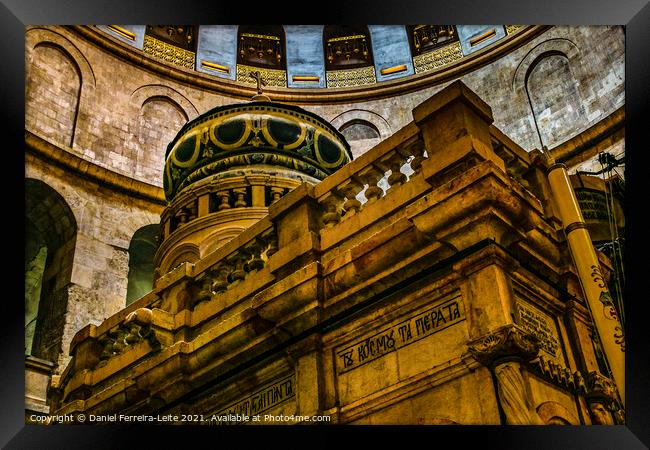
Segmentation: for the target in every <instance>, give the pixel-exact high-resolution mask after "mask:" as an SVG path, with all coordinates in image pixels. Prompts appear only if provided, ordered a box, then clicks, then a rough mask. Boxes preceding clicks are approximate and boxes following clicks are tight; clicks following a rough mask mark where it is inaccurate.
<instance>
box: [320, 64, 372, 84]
mask: <svg viewBox="0 0 650 450" xmlns="http://www.w3.org/2000/svg"><path fill="white" fill-rule="evenodd" d="M376 82H377V77H376V75H375V67H374V66H368V67H360V68H358V69H350V70H330V71H328V72H327V87H328V88H339V87H354V86H363V85H366V84H373V83H376Z"/></svg>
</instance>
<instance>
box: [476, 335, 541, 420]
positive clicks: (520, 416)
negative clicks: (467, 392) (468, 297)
mask: <svg viewBox="0 0 650 450" xmlns="http://www.w3.org/2000/svg"><path fill="white" fill-rule="evenodd" d="M468 346H469V351H470V353H471V354H472V355H473V356H474V358H475V359H476V360H477V361H479V362H480V363H481V364H483V365H484V366H486V367H488V368H489V369H490V371H491V372H492V375H493V377H494V379H495V384H496V386H497V399H498V403H499V405H500V406H501V409H502V411H503V414H504V416H505V422H506V424H508V425H543V424H544V422H543V421H542V419H541V418H540V417H539V415H538V414H537V411H536V410H535V408H534V405H533V404H532V400H531V398H530V394H529V392H530V390H529V386H528V384H527V383H526V380H525V379H524V377H523V375H522V363H525V362H527V361H530V360H531V359H534V358H535V357H536V356H537V353H538V351H539V342H538V340H537V338H535V337H534V336H533V335H531V334H528V333H527V332H526V331H524V330H523V329H522V328H520V327H518V326H517V325H506V326H504V327H501V328H499V329H497V330H496V331H494V332H492V333H489V334H487V335H485V336H483V337H481V338H479V339H476V340H474V341H470V342H469V344H468Z"/></svg>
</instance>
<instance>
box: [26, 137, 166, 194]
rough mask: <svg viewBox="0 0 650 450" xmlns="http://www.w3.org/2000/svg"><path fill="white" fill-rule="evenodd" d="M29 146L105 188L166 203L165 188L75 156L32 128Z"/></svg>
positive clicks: (56, 163) (58, 164)
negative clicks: (108, 187)
mask: <svg viewBox="0 0 650 450" xmlns="http://www.w3.org/2000/svg"><path fill="white" fill-rule="evenodd" d="M25 147H26V151H27V152H28V153H31V154H32V155H34V156H36V157H37V158H39V159H43V160H45V161H47V162H50V163H53V164H55V165H57V166H59V167H62V168H63V169H66V170H71V171H73V172H74V173H75V174H77V175H78V176H80V177H82V178H85V179H89V180H91V181H93V182H95V183H98V184H100V185H101V186H102V187H105V186H110V187H112V188H114V189H116V190H118V191H121V192H124V193H126V194H128V195H129V196H134V197H138V198H142V199H144V200H147V201H150V202H153V203H155V204H157V205H165V203H166V202H165V196H164V194H163V190H162V189H161V188H159V187H158V186H154V185H151V184H148V183H145V182H143V181H139V180H136V179H134V178H131V177H129V176H126V175H122V174H120V173H117V172H113V171H112V170H110V169H107V168H105V167H102V166H99V165H97V164H94V163H92V162H90V161H88V160H86V159H84V158H82V157H81V156H78V155H75V154H74V153H73V152H72V149H69V148H63V147H60V146H58V145H55V144H52V143H51V142H49V141H48V140H46V139H44V138H42V137H41V136H38V135H37V134H35V133H32V132H31V131H29V130H25Z"/></svg>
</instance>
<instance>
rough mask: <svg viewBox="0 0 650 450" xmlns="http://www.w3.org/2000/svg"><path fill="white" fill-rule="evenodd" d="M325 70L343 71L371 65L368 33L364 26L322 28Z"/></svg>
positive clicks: (330, 26) (329, 26) (370, 46)
mask: <svg viewBox="0 0 650 450" xmlns="http://www.w3.org/2000/svg"><path fill="white" fill-rule="evenodd" d="M323 45H324V51H325V69H326V70H343V69H355V68H358V67H367V66H372V65H373V57H372V45H371V43H370V32H369V31H368V27H367V26H365V25H359V26H353V25H328V26H325V27H324V28H323Z"/></svg>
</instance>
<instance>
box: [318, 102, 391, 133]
mask: <svg viewBox="0 0 650 450" xmlns="http://www.w3.org/2000/svg"><path fill="white" fill-rule="evenodd" d="M355 120H356V121H364V122H368V123H370V124H372V126H373V127H374V128H375V129H376V130H377V132H378V133H379V137H380V138H381V139H382V140H383V139H386V138H387V137H389V136H390V135H391V134H392V132H391V129H390V124H389V123H388V121H387V120H386V119H384V118H383V117H382V116H381V115H379V114H377V113H376V112H373V111H369V110H367V109H351V110H349V111H345V112H344V113H341V114H339V115H338V116H336V117H334V118H333V119H332V120H331V121H330V123H331V124H332V126H334V127H335V128H336V129H337V130H341V129H342V128H343V127H344V126H345V125H346V124H349V123H351V122H354V121H355Z"/></svg>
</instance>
